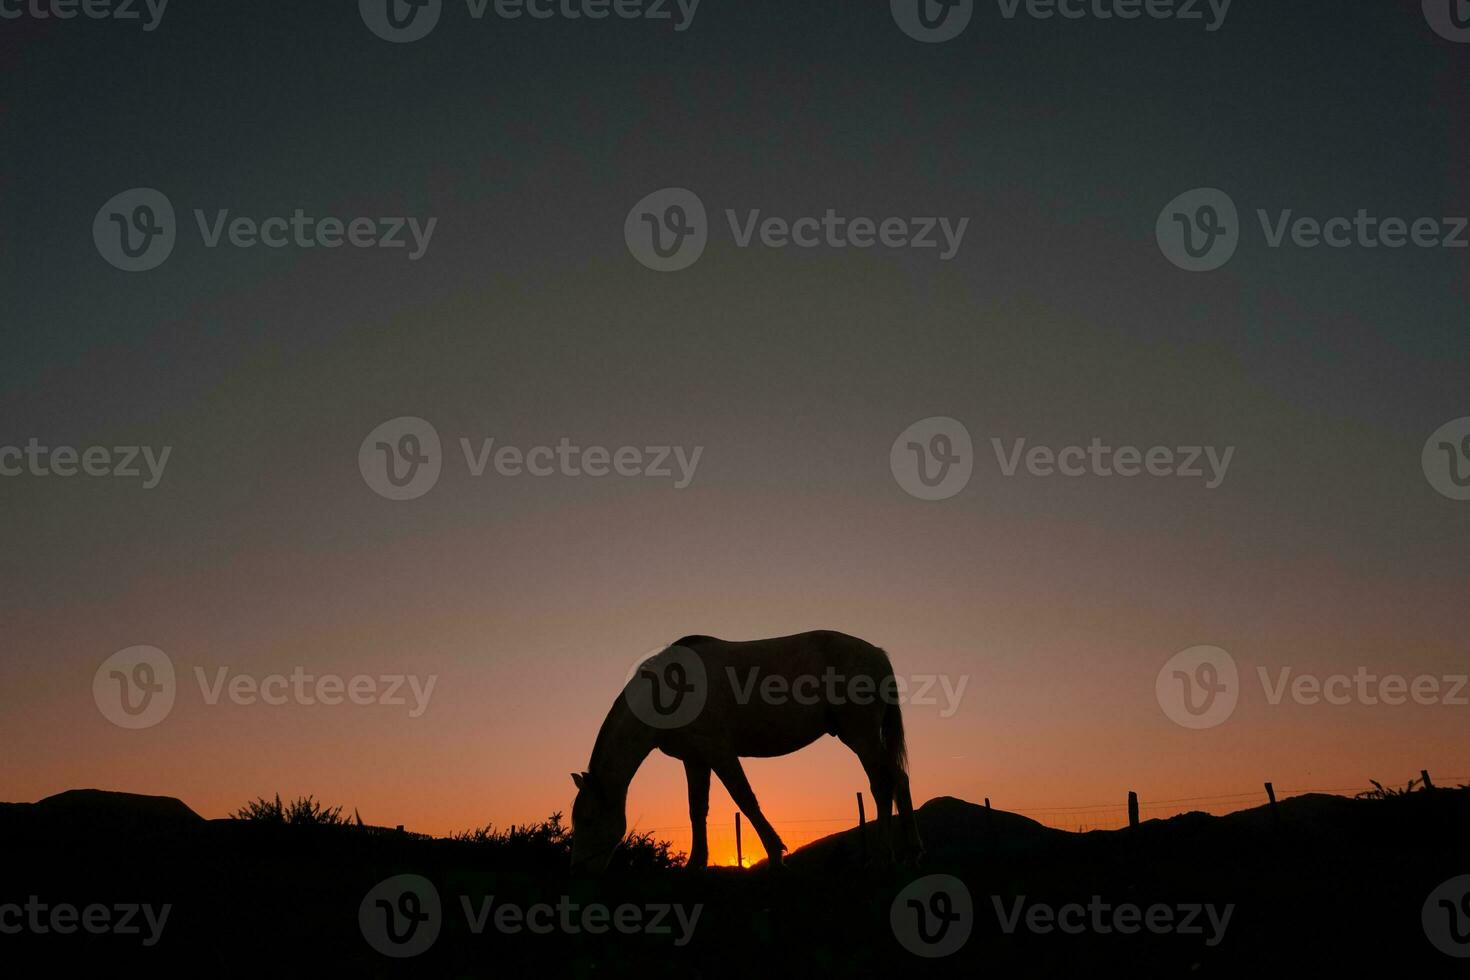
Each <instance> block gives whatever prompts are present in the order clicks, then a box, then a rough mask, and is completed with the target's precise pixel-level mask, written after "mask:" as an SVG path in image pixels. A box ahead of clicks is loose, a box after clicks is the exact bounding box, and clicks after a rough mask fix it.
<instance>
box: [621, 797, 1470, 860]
mask: <svg viewBox="0 0 1470 980" xmlns="http://www.w3.org/2000/svg"><path fill="white" fill-rule="evenodd" d="M1434 780H1435V784H1436V785H1439V786H1446V787H1449V786H1463V785H1466V784H1470V776H1435V777H1434ZM1389 788H1394V787H1393V784H1389ZM1362 792H1365V789H1364V787H1363V786H1362V785H1357V786H1338V787H1327V788H1315V787H1314V788H1308V789H1290V788H1281V789H1277V790H1276V799H1277V801H1278V802H1279V801H1281V800H1286V799H1290V798H1291V797H1293V796H1305V795H1308V794H1311V793H1323V794H1328V795H1333V796H1354V795H1356V794H1358V793H1362ZM991 802H992V804H993V805H994V806H995V808H996V809H997V810H1003V811H1005V812H1008V813H1015V814H1018V815H1020V816H1023V817H1030V818H1031V819H1032V820H1035V821H1036V822H1037V823H1039V824H1041V825H1042V826H1045V827H1053V828H1056V829H1058V830H1070V831H1076V832H1079V833H1085V832H1087V831H1090V830H1118V829H1120V828H1123V827H1126V826H1128V822H1129V821H1128V804H1127V802H1126V801H1125V802H1121V803H1083V804H1075V805H1069V806H1009V805H1006V804H1005V803H1004V801H1000V802H996V801H994V800H992V801H991ZM1267 802H1268V801H1267V798H1266V791H1265V788H1264V784H1263V786H1262V788H1261V789H1255V790H1249V791H1242V792H1239V793H1219V794H1215V795H1211V796H1181V797H1177V798H1174V799H1166V800H1139V802H1138V812H1139V819H1140V820H1151V819H1155V818H1158V819H1165V818H1168V817H1174V816H1178V815H1179V814H1181V813H1188V812H1190V811H1192V810H1197V811H1202V812H1204V813H1209V814H1213V815H1215V816H1221V815H1223V814H1226V813H1233V812H1235V811H1236V810H1249V809H1251V808H1253V807H1256V806H1264V805H1266V803H1267ZM768 819H770V820H771V823H772V824H773V825H775V826H776V827H777V828H778V829H779V828H783V827H800V828H801V830H802V831H803V832H802V833H793V834H783V835H782V836H783V837H788V838H789V839H791V840H800V841H801V842H802V843H810V842H811V841H813V840H816V839H817V838H819V837H825V836H826V835H828V834H834V833H837V832H839V831H842V830H846V829H848V828H850V827H856V826H857V814H856V813H853V814H850V815H848V816H845V817H837V816H832V817H804V818H800V819H795V820H785V819H780V818H777V817H775V816H770V815H768ZM872 819H873V817H872V815H871V814H869V816H868V820H869V821H870V822H871V821H872ZM634 829H635V830H637V831H638V832H640V833H661V832H663V833H666V832H679V831H683V832H685V833H687V832H688V831H689V825H688V824H687V823H686V824H673V825H670V826H666V827H642V826H639V827H635V828H634ZM708 833H709V850H710V862H711V863H712V864H734V863H735V860H734V855H735V852H736V847H735V831H734V827H733V825H730V826H726V825H724V823H723V822H722V821H718V820H715V821H711V822H710V825H709V831H708ZM743 845H744V846H743V852H744V857H745V863H746V864H751V863H753V862H754V861H756V860H760V859H761V858H763V857H764V856H765V851H764V849H763V848H762V847H761V844H760V841H759V840H757V839H756V837H755V834H754V832H752V831H751V830H750V828H749V827H748V826H747V827H746V828H745V832H744V840H743ZM797 846H799V845H797Z"/></svg>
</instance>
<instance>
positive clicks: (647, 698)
mask: <svg viewBox="0 0 1470 980" xmlns="http://www.w3.org/2000/svg"><path fill="white" fill-rule="evenodd" d="M823 735H834V736H836V737H837V738H838V739H839V740H841V742H842V744H843V745H846V746H847V747H848V748H849V749H851V750H852V751H853V753H854V754H856V755H857V757H858V761H859V762H861V763H862V766H863V770H864V771H865V772H866V773H867V776H868V785H869V787H870V789H871V790H872V794H873V802H874V804H875V808H876V810H877V822H878V836H879V838H880V842H881V848H880V852H879V856H880V858H886V859H892V857H893V856H894V849H893V826H892V808H893V804H894V803H895V801H896V802H897V804H898V821H899V830H900V831H901V832H902V841H901V846H902V853H903V856H904V857H905V858H907V859H911V860H917V859H918V858H919V856H920V855H921V853H922V850H923V847H922V844H921V842H920V840H919V832H918V827H917V825H916V824H915V822H914V808H913V801H912V800H911V798H910V796H909V777H908V757H907V750H906V748H905V745H904V734H903V717H902V714H901V711H900V708H899V703H898V692H897V683H896V681H895V678H894V675H893V667H892V665H891V664H890V663H889V660H888V655H887V654H886V653H884V652H883V651H882V650H881V649H879V648H878V647H875V646H873V645H872V644H871V643H868V642H866V641H864V640H860V639H858V638H857V637H853V636H848V635H846V634H843V633H837V632H833V631H829V630H821V631H816V632H810V633H799V634H797V635H795V636H783V637H776V638H773V639H765V640H749V641H741V642H734V641H729V640H720V639H716V638H714V637H711V636H686V637H684V638H682V639H680V640H678V641H676V642H675V643H673V644H672V645H670V646H669V647H666V648H665V649H664V650H663V651H662V652H660V653H659V654H657V655H655V656H653V657H650V658H649V659H647V660H645V661H644V662H643V663H642V664H640V665H639V667H638V669H637V670H635V672H634V675H633V677H632V678H630V679H629V681H628V683H627V685H626V686H625V687H624V688H623V692H622V694H621V695H620V696H619V697H618V699H617V700H616V701H615V702H614V703H613V706H612V709H611V710H610V711H609V712H608V713H607V718H606V719H605V720H604V721H603V723H602V728H601V729H600V730H599V731H598V733H597V741H596V743H595V744H594V745H593V748H592V758H591V761H590V762H589V763H588V766H587V770H586V771H585V772H580V773H572V781H573V782H574V783H575V784H576V786H577V797H576V801H575V802H574V803H573V805H572V867H573V869H574V870H583V871H602V870H605V869H606V867H607V865H608V862H609V861H610V860H611V858H612V856H613V853H614V852H615V851H616V849H617V847H618V845H619V844H620V843H621V842H622V840H623V838H624V836H625V835H626V833H627V806H626V805H627V796H628V784H629V783H631V782H632V780H633V776H634V774H635V773H636V772H637V771H638V767H639V766H641V765H642V764H643V760H644V759H646V758H648V756H649V755H650V754H651V753H652V752H653V751H654V750H655V749H657V750H659V751H660V752H662V753H664V754H665V755H667V756H671V757H672V758H675V759H678V760H680V761H681V762H683V763H684V773H685V776H686V777H687V779H688V781H689V819H690V823H691V824H692V826H693V840H692V843H691V846H690V852H689V861H688V867H691V868H702V867H704V866H706V865H707V864H708V863H709V842H708V839H707V837H706V830H705V820H706V817H707V816H708V813H709V780H710V773H711V772H713V773H714V774H715V775H717V776H719V777H720V782H722V783H724V785H725V789H727V790H728V791H729V793H730V798H731V799H733V800H734V801H735V804H736V806H738V807H740V810H741V812H743V813H744V814H745V816H746V819H747V820H749V821H750V825H751V826H752V827H753V828H755V832H756V834H757V835H758V836H759V837H760V840H761V844H762V845H763V846H764V847H765V850H766V856H767V858H768V859H769V861H770V864H771V866H772V867H778V866H780V864H781V863H782V858H781V855H782V852H783V851H785V850H786V846H785V845H784V844H783V843H781V838H780V837H779V836H778V835H777V834H776V831H775V830H774V829H773V828H772V827H771V824H770V822H769V821H767V820H766V818H765V816H764V815H763V814H762V813H761V809H760V805H759V804H758V803H757V802H756V798H755V793H754V791H752V790H751V788H750V783H749V782H747V781H746V778H745V771H744V769H743V768H742V767H741V765H740V758H741V756H749V757H757V758H768V757H771V756H778V755H788V754H790V753H792V752H795V751H797V750H798V749H801V748H804V747H805V746H807V745H810V744H811V743H812V742H815V741H816V740H817V739H818V738H820V737H821V736H823Z"/></svg>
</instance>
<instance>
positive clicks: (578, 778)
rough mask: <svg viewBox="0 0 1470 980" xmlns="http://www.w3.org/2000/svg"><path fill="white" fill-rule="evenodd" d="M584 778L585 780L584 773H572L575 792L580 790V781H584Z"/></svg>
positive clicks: (585, 775)
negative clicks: (575, 785)
mask: <svg viewBox="0 0 1470 980" xmlns="http://www.w3.org/2000/svg"><path fill="white" fill-rule="evenodd" d="M586 778H587V774H586V773H585V772H574V773H572V782H574V783H576V784H577V790H578V791H579V792H580V791H581V789H582V780H584V779H586Z"/></svg>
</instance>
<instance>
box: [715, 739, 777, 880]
mask: <svg viewBox="0 0 1470 980" xmlns="http://www.w3.org/2000/svg"><path fill="white" fill-rule="evenodd" d="M715 775H717V776H719V777H720V782H722V783H724V784H725V789H727V790H729V791H730V799H732V800H734V801H735V805H736V806H738V807H739V808H740V809H741V810H742V811H743V812H744V813H745V816H746V817H747V818H748V819H749V820H750V825H751V826H752V827H754V828H755V832H756V833H757V834H758V835H759V836H760V839H761V843H762V844H763V845H765V848H766V859H767V860H768V861H770V863H771V867H773V868H779V867H781V852H782V851H784V850H786V845H785V844H783V843H781V838H780V837H777V836H776V830H775V828H773V827H772V826H771V824H770V821H768V820H766V818H765V815H764V814H762V813H761V808H760V804H759V803H757V802H756V801H755V791H754V790H752V789H751V788H750V783H749V782H748V781H747V780H746V778H745V769H744V768H743V767H742V766H741V765H740V760H739V759H738V758H736V757H734V756H731V757H730V758H728V759H725V760H723V761H721V762H717V763H715Z"/></svg>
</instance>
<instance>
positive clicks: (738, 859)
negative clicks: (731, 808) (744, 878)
mask: <svg viewBox="0 0 1470 980" xmlns="http://www.w3.org/2000/svg"><path fill="white" fill-rule="evenodd" d="M735 867H737V868H743V867H745V857H744V856H743V855H742V854H741V853H740V811H739V810H736V811H735Z"/></svg>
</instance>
